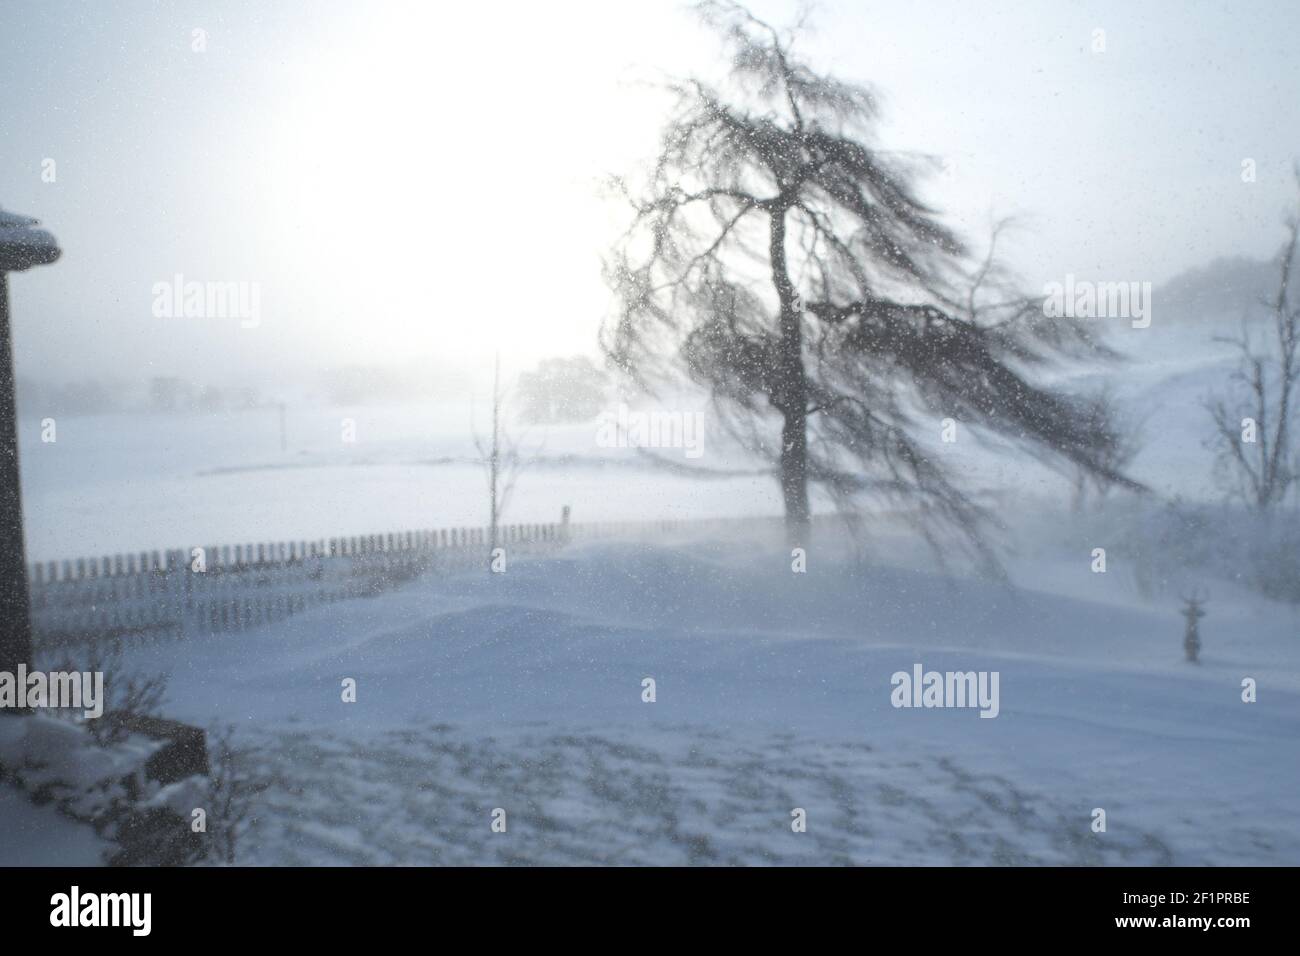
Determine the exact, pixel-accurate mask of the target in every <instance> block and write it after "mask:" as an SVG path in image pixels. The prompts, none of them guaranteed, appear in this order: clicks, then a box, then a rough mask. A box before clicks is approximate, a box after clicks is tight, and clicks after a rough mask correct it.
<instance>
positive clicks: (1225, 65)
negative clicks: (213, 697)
mask: <svg viewBox="0 0 1300 956" xmlns="http://www.w3.org/2000/svg"><path fill="white" fill-rule="evenodd" d="M754 9H755V10H756V12H758V13H760V14H761V15H763V16H764V17H766V18H768V19H771V20H773V21H776V22H780V23H785V22H789V21H790V20H791V18H792V17H793V16H794V14H795V12H796V5H795V4H791V3H784V2H766V0H764V2H757V3H755V4H754ZM0 22H3V23H4V24H5V26H4V30H3V32H0V89H3V90H4V91H5V92H4V95H3V97H2V98H0V142H3V143H4V148H3V150H0V207H4V208H6V209H10V210H12V211H16V212H22V213H28V214H31V215H35V216H38V217H39V218H41V219H42V220H44V221H45V222H46V224H47V225H48V226H49V227H50V228H51V229H52V231H53V232H54V233H55V234H56V235H57V236H58V238H59V239H60V241H61V243H62V245H63V247H64V250H65V255H64V258H63V260H62V261H61V262H60V263H58V264H56V265H54V266H51V267H46V268H44V269H41V270H37V271H34V272H33V273H31V274H30V275H24V276H19V277H17V278H15V279H14V280H13V282H12V283H11V285H12V296H13V299H14V313H15V325H16V336H17V345H18V361H19V373H20V374H23V375H28V376H32V377H36V376H42V375H44V376H48V377H53V378H55V379H62V378H65V377H69V376H74V375H75V376H80V375H107V376H116V377H119V378H123V379H136V378H141V377H145V376H148V375H151V374H170V373H177V372H178V373H181V374H184V375H189V376H192V377H195V378H196V379H198V380H200V381H206V380H220V379H223V378H226V377H227V376H229V375H232V374H237V373H238V372H239V371H241V370H243V371H247V372H250V373H256V374H258V375H265V374H267V373H272V372H274V371H275V370H283V371H284V372H286V373H296V372H297V371H299V370H301V369H304V368H307V367H312V366H320V365H325V364H344V363H349V362H374V363H380V362H394V361H402V360H404V359H407V358H411V357H413V356H416V355H432V356H435V357H439V358H442V359H444V360H447V361H449V362H453V363H456V364H458V365H459V364H471V365H477V364H480V363H482V362H484V360H485V358H486V356H488V355H489V354H490V353H491V352H492V351H493V349H494V348H497V347H500V348H501V349H502V350H503V351H504V353H505V356H506V360H507V362H508V363H510V364H513V365H518V364H523V363H527V362H530V361H532V360H535V359H536V358H537V357H539V356H542V355H548V354H561V353H569V352H574V351H591V350H592V347H593V341H594V335H595V332H596V329H597V327H598V325H599V323H600V320H601V318H602V316H603V315H604V314H605V313H606V311H607V309H608V308H609V304H610V299H609V295H608V292H607V291H606V289H605V288H604V286H603V284H602V282H601V278H600V257H601V255H602V253H603V252H604V251H605V249H606V248H607V247H608V244H609V241H610V240H611V238H612V237H613V236H614V235H615V234H616V232H617V228H618V226H619V224H620V223H621V222H622V217H623V215H624V210H623V209H622V208H621V207H619V206H617V205H612V204H610V203H607V202H605V201H603V200H602V199H600V197H599V194H598V190H597V184H598V182H599V181H600V179H601V178H602V177H603V176H604V175H606V174H609V173H617V172H623V171H627V170H628V169H629V167H630V166H632V165H633V164H635V163H637V162H639V161H640V160H642V159H644V158H648V156H649V155H650V153H651V151H652V149H653V147H654V143H655V134H656V131H657V124H658V117H659V115H660V111H661V109H662V101H661V100H660V99H659V98H658V96H657V94H655V93H654V91H653V90H652V89H650V88H649V87H648V86H646V85H645V83H644V81H645V80H647V79H653V78H654V77H655V76H656V75H658V73H659V71H666V72H673V73H680V72H687V71H696V70H698V71H703V72H716V71H717V70H718V69H719V68H720V67H721V66H722V63H721V60H720V57H719V53H718V49H719V48H718V46H717V44H716V42H715V40H714V39H713V38H712V37H711V36H709V35H708V34H707V33H705V32H703V31H702V30H701V29H700V28H698V27H697V26H696V25H695V22H694V19H693V17H692V16H691V14H690V13H689V11H688V9H687V8H686V7H685V6H683V5H681V4H677V3H671V2H658V0H642V2H617V3H613V2H590V3H588V2H583V3H558V4H551V5H539V4H533V3H527V2H517V3H516V2H509V3H504V2H503V3H492V4H466V5H462V6H461V7H460V8H457V7H456V6H455V5H450V4H443V3H414V4H399V3H393V2H383V0H367V2H365V3H362V2H351V3H344V2H311V3H307V2H305V0H301V2H299V0H295V2H264V0H263V2H245V0H234V2H229V0H228V2H222V3H216V2H211V3H167V4H161V3H159V4H154V3H118V4H99V3H84V4H80V3H61V2H43V3H40V4H31V3H18V2H13V3H9V2H0ZM812 27H813V32H811V33H809V34H808V35H807V36H806V37H805V38H804V39H802V40H801V41H800V46H801V48H802V49H803V50H804V52H805V53H806V54H807V55H808V56H809V57H810V58H811V59H812V60H813V62H814V63H815V64H820V65H824V66H826V67H829V68H831V69H833V70H834V71H835V72H837V73H839V74H841V75H844V76H846V77H851V78H854V79H861V80H866V81H869V82H871V83H873V84H874V85H875V86H876V87H877V88H878V89H879V91H880V92H881V94H882V96H883V99H884V104H885V117H886V123H885V125H884V127H883V128H882V144H883V145H885V146H887V147H889V148H892V149H899V150H905V151H915V152H923V153H927V154H933V155H935V156H937V157H943V158H947V159H948V160H949V162H950V167H949V170H948V171H947V173H946V174H940V175H938V176H936V177H935V179H934V181H933V183H932V184H931V187H930V189H931V194H932V195H933V197H934V198H935V201H936V202H937V203H938V204H939V205H940V206H941V208H943V209H944V210H945V211H946V212H947V213H948V214H949V215H950V217H951V219H952V221H953V222H954V223H955V224H956V225H957V226H958V227H959V228H961V229H963V230H964V231H965V232H966V233H967V234H968V235H969V236H970V237H971V238H972V239H974V240H977V241H978V240H979V239H980V238H981V237H982V235H983V234H984V232H985V230H986V227H987V222H988V218H989V215H990V212H995V213H998V214H1017V215H1019V216H1021V217H1023V219H1024V221H1025V223H1026V228H1025V230H1024V231H1022V232H1021V233H1020V234H1019V236H1018V238H1017V240H1016V241H1015V243H1014V244H1013V245H1011V246H1009V247H1008V249H1007V251H1008V253H1009V254H1010V255H1011V256H1012V258H1013V261H1014V263H1015V264H1016V265H1017V266H1018V267H1019V269H1020V271H1021V273H1022V275H1023V277H1024V278H1025V280H1026V282H1027V283H1028V284H1030V285H1031V286H1034V287H1038V286H1041V284H1042V283H1043V282H1045V281H1047V280H1049V279H1053V278H1058V277H1061V276H1063V275H1064V274H1065V273H1066V272H1073V273H1074V274H1075V275H1078V276H1092V277H1096V278H1105V279H1112V280H1117V279H1132V280H1146V281H1152V282H1156V283H1159V282H1160V281H1162V280H1164V279H1167V278H1169V277H1170V276H1172V275H1173V274H1175V273H1177V272H1179V271H1181V270H1182V269H1184V268H1187V267H1190V266H1195V265H1200V264H1203V263H1205V262H1207V261H1209V260H1210V259H1213V258H1215V257H1217V256H1222V255H1250V256H1265V255H1268V254H1270V253H1271V252H1272V251H1273V250H1274V249H1275V248H1276V246H1277V244H1278V242H1279V241H1280V237H1281V234H1280V231H1279V229H1278V227H1277V224H1278V222H1279V221H1280V218H1281V216H1282V213H1283V210H1284V207H1286V206H1287V204H1288V203H1292V202H1294V198H1295V190H1294V184H1293V182H1292V181H1291V178H1290V164H1291V162H1292V160H1293V158H1294V157H1296V156H1300V58H1298V57H1297V56H1296V55H1295V49H1294V44H1295V40H1296V37H1297V35H1298V33H1300V31H1298V30H1297V27H1300V4H1296V3H1294V2H1277V3H1265V2H1238V3H1208V2H1166V3H1156V2H1149V3H1142V4H1133V3H1127V2H1116V3H1069V4H1065V3H1046V2H1041V3H1040V2H1024V3H1010V2H987V3H976V2H923V3H921V2H918V3H896V2H894V3H876V2H862V0H859V2H846V3H832V2H828V3H824V4H822V5H821V6H819V7H816V8H814V11H813V14H812ZM195 29H202V30H204V31H206V49H205V50H203V51H202V52H198V51H196V50H195V49H194V34H193V31H194V30H195ZM1098 29H1100V30H1104V31H1105V51H1104V52H1100V53H1097V52H1093V42H1094V30H1098ZM49 159H52V160H54V163H55V166H54V169H55V172H56V176H57V178H56V180H55V181H54V182H46V181H44V180H43V177H42V171H43V168H48V167H44V166H43V164H44V162H45V161H46V160H49ZM1244 159H1253V160H1254V161H1255V164H1256V169H1257V181H1256V182H1254V183H1243V182H1242V178H1241V169H1242V161H1243V160H1244ZM177 273H181V274H182V275H184V276H185V277H186V278H187V279H195V280H201V281H209V280H213V281H218V280H235V281H244V282H256V283H259V284H260V292H261V317H260V324H259V325H258V326H257V327H256V328H241V326H240V323H239V322H237V321H222V320H219V319H164V318H158V317H156V316H155V315H154V314H153V312H152V309H151V305H152V302H153V293H152V290H153V287H154V284H155V283H157V282H159V281H170V280H171V278H172V277H173V276H174V275H175V274H177ZM1158 308H1159V304H1158V303H1156V310H1157V314H1156V316H1155V321H1160V318H1161V317H1160V315H1159V314H1158Z"/></svg>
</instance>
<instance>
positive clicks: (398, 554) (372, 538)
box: [28, 519, 770, 648]
mask: <svg viewBox="0 0 1300 956" xmlns="http://www.w3.org/2000/svg"><path fill="white" fill-rule="evenodd" d="M755 520H759V521H767V520H770V519H743V522H744V524H745V525H746V526H752V525H753V523H754V521H755ZM737 523H739V522H738V521H727V520H721V521H716V520H715V521H708V522H688V521H652V522H597V523H582V524H579V523H570V522H568V521H562V522H556V523H552V524H522V525H521V524H513V525H502V526H501V527H500V528H499V529H498V533H499V540H498V544H499V546H500V547H502V548H504V549H505V550H506V554H507V557H508V558H511V559H512V558H514V557H515V556H518V555H527V554H537V553H542V552H548V551H553V550H557V549H559V548H562V547H563V546H564V545H565V544H567V543H569V542H571V541H574V540H576V539H592V538H605V537H609V538H613V537H646V536H649V537H657V536H660V535H663V534H665V533H670V532H673V531H678V530H682V529H685V528H693V529H695V530H697V531H703V530H708V529H709V528H711V527H712V526H718V527H724V526H735V525H736V524H737ZM488 541H489V530H488V529H487V528H441V529H430V530H424V531H405V532H395V533H386V534H371V535H360V536H351V537H340V538H328V539H320V540H315V541H306V540H303V541H278V542H272V543H254V544H242V545H239V544H237V545H213V546H207V547H203V548H200V549H174V550H169V551H150V552H141V553H133V554H118V555H111V556H107V557H100V558H77V559H75V560H64V561H49V562H38V563H35V564H32V565H31V566H30V568H29V579H28V580H29V582H30V588H31V606H32V631H33V639H34V641H35V643H36V645H37V647H39V648H52V647H59V646H65V645H71V644H80V643H85V642H90V641H103V640H109V641H115V640H123V639H131V640H132V641H151V640H172V639H177V638H180V637H183V636H186V635H193V634H216V633H222V632H231V631H242V630H246V629H248V628H254V627H259V626H261V625H264V624H267V623H270V622H272V621H276V620H280V619H283V618H286V617H290V616H292V615H294V614H298V613H301V612H302V611H305V610H307V609H309V608H313V607H317V606H319V605H322V604H330V603H334V602H336V601H345V600H351V599H354V598H360V597H373V596H375V595H379V594H382V593H384V592H385V591H388V590H391V589H393V588H396V587H400V586H401V585H403V584H406V583H408V582H410V581H412V580H414V579H415V578H418V577H420V576H421V575H425V574H430V573H450V572H454V571H463V570H468V569H472V568H476V567H477V568H482V569H483V570H484V571H485V572H486V570H487V564H488V557H489V555H488ZM200 562H201V563H200Z"/></svg>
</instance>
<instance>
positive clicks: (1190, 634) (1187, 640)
mask: <svg viewBox="0 0 1300 956" xmlns="http://www.w3.org/2000/svg"><path fill="white" fill-rule="evenodd" d="M1183 600H1184V601H1185V602H1186V607H1184V608H1183V610H1182V615H1183V617H1185V618H1187V634H1186V635H1185V636H1184V637H1183V650H1184V651H1186V652H1187V660H1188V661H1189V662H1191V663H1193V664H1197V663H1199V660H1198V657H1199V655H1200V653H1201V635H1200V632H1199V631H1198V630H1197V627H1196V622H1197V621H1199V620H1200V619H1201V618H1203V617H1205V611H1203V610H1202V609H1201V604H1202V603H1204V599H1203V598H1200V597H1197V596H1195V595H1193V596H1192V597H1185V598H1183Z"/></svg>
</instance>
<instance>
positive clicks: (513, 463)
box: [474, 355, 528, 569]
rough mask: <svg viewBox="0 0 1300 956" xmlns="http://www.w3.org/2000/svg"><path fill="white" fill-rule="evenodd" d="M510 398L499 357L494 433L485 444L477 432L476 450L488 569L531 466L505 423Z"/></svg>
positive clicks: (494, 382) (494, 371)
mask: <svg viewBox="0 0 1300 956" xmlns="http://www.w3.org/2000/svg"><path fill="white" fill-rule="evenodd" d="M507 402H508V394H507V392H506V391H505V390H503V389H502V387H501V356H500V355H498V356H496V359H495V361H494V363H493V367H492V433H491V436H490V437H489V439H488V440H487V441H484V440H483V438H481V437H480V436H479V434H478V430H477V429H475V432H474V447H475V448H476V449H478V454H479V460H480V461H482V462H483V465H484V468H485V469H486V471H487V483H488V567H489V569H490V568H491V566H492V554H493V552H494V551H496V549H497V546H498V543H499V541H500V533H499V529H500V524H501V516H502V515H503V514H505V510H506V506H507V505H508V504H509V503H510V495H511V493H512V492H513V491H514V488H515V482H516V481H517V480H518V478H519V473H520V472H521V471H523V469H524V467H525V466H526V465H527V464H528V460H527V459H525V458H524V456H523V454H522V453H521V451H520V441H521V439H520V438H516V437H515V436H514V435H513V434H512V433H511V432H510V430H509V428H508V426H507V425H506V424H505V422H504V421H503V417H504V415H505V408H506V405H507Z"/></svg>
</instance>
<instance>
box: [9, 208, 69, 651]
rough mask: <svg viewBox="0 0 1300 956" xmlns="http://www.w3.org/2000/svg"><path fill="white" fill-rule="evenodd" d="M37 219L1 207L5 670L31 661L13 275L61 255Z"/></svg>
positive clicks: (52, 239) (52, 238) (30, 627)
mask: <svg viewBox="0 0 1300 956" xmlns="http://www.w3.org/2000/svg"><path fill="white" fill-rule="evenodd" d="M37 225H38V223H37V221H36V220H35V219H29V218H28V217H26V216H16V215H14V214H13V213H9V212H5V211H4V210H3V209H0V671H7V672H9V673H11V674H13V673H16V672H17V670H18V665H19V664H25V665H30V664H31V661H32V623H31V618H30V616H29V612H30V607H29V597H28V594H27V550H26V547H25V546H24V542H23V499H22V489H21V488H20V486H19V479H18V413H17V405H16V401H15V396H14V354H13V334H12V332H11V331H10V329H9V273H10V272H21V271H22V270H24V269H29V268H31V267H32V266H39V265H45V264H47V263H50V262H53V261H54V260H55V259H57V258H59V246H58V243H56V242H55V241H54V237H53V236H52V235H50V234H49V233H48V232H46V231H45V230H43V229H37V228H35V227H36V226H37Z"/></svg>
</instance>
